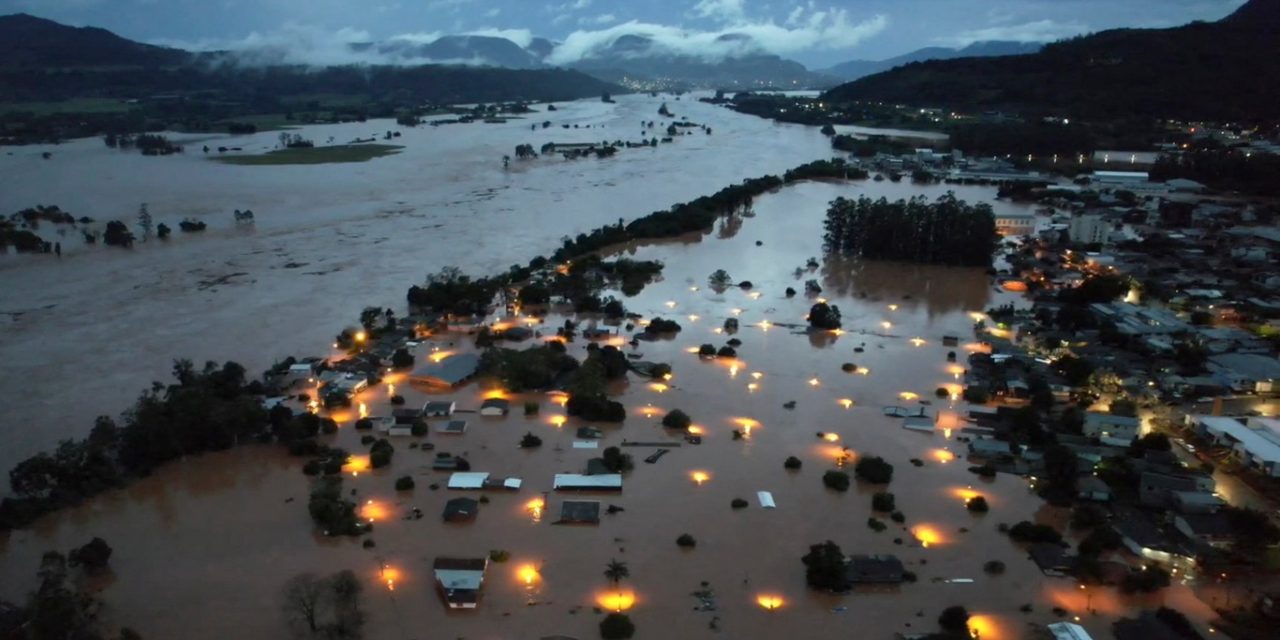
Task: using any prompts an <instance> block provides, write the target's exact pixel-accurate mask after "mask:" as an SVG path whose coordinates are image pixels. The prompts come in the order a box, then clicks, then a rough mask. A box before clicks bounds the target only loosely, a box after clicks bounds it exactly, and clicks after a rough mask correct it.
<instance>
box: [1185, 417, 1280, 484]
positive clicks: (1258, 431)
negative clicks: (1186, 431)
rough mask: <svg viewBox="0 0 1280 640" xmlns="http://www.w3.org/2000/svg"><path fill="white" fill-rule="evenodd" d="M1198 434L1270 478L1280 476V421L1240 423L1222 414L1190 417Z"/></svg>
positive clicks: (1267, 420) (1263, 419)
mask: <svg viewBox="0 0 1280 640" xmlns="http://www.w3.org/2000/svg"><path fill="white" fill-rule="evenodd" d="M1188 420H1189V421H1191V422H1192V424H1193V425H1194V426H1195V430H1196V433H1198V434H1199V435H1200V436H1201V437H1202V438H1204V439H1206V440H1208V441H1210V442H1212V443H1213V444H1214V445H1217V446H1220V447H1227V448H1229V449H1231V454H1232V456H1233V457H1235V458H1236V459H1238V460H1239V461H1240V462H1241V463H1243V464H1244V465H1245V466H1247V467H1249V468H1251V469H1253V470H1255V471H1257V472H1259V473H1264V474H1266V475H1269V476H1271V477H1280V420H1275V419H1269V418H1249V419H1247V421H1246V422H1240V421H1239V420H1236V419H1235V418H1226V417H1221V416H1191V417H1188Z"/></svg>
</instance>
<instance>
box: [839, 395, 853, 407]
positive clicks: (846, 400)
mask: <svg viewBox="0 0 1280 640" xmlns="http://www.w3.org/2000/svg"><path fill="white" fill-rule="evenodd" d="M836 402H839V403H840V406H842V407H844V408H846V409H848V408H850V407H852V406H853V400H851V399H849V398H840V399H839V400H836Z"/></svg>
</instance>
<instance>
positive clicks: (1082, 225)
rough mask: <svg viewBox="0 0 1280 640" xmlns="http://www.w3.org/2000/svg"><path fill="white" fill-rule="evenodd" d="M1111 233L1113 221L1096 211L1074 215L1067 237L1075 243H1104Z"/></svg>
mask: <svg viewBox="0 0 1280 640" xmlns="http://www.w3.org/2000/svg"><path fill="white" fill-rule="evenodd" d="M1110 234H1111V223H1110V222H1108V221H1107V219H1106V218H1103V217H1102V216H1101V215H1098V214H1096V213H1087V214H1083V215H1078V216H1073V217H1072V218H1071V224H1070V225H1069V226H1068V227H1067V237H1068V238H1070V240H1071V242H1073V243H1075V244H1104V243H1106V241H1107V236H1109V235H1110Z"/></svg>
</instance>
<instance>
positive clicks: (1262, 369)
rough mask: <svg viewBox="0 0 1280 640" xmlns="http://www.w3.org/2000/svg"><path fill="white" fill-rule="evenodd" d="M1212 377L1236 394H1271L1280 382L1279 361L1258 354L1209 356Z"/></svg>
mask: <svg viewBox="0 0 1280 640" xmlns="http://www.w3.org/2000/svg"><path fill="white" fill-rule="evenodd" d="M1208 365H1209V370H1210V371H1211V372H1213V377H1214V378H1217V379H1218V380H1221V381H1222V383H1223V384H1225V385H1227V386H1228V387H1230V388H1231V390H1232V391H1235V392H1238V393H1272V392H1274V391H1276V390H1277V389H1278V388H1280V387H1277V385H1276V381H1277V380H1280V359H1277V358H1273V357H1271V356H1269V355H1264V354H1260V353H1223V354H1220V355H1216V356H1209V362H1208Z"/></svg>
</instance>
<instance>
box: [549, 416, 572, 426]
mask: <svg viewBox="0 0 1280 640" xmlns="http://www.w3.org/2000/svg"><path fill="white" fill-rule="evenodd" d="M550 421H551V425H552V426H555V427H563V426H564V423H565V422H567V421H568V418H566V417H564V416H551V418H550Z"/></svg>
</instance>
